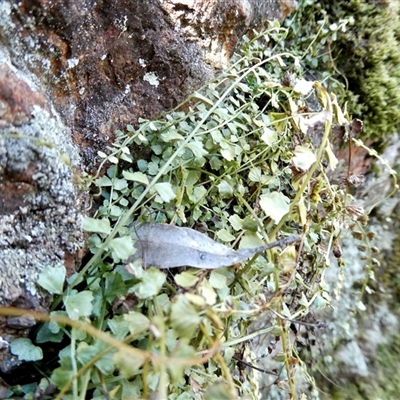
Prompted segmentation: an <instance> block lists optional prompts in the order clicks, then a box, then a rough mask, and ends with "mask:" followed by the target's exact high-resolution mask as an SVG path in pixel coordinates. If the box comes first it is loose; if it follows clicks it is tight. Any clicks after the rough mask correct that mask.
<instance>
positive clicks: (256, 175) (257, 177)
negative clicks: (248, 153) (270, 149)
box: [249, 167, 262, 182]
mask: <svg viewBox="0 0 400 400" xmlns="http://www.w3.org/2000/svg"><path fill="white" fill-rule="evenodd" d="M261 178H262V171H261V168H260V167H252V168H251V169H250V171H249V180H250V182H261Z"/></svg>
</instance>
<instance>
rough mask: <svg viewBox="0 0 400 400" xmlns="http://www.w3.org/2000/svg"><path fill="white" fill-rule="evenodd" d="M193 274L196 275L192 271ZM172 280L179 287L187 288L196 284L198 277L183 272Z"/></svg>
mask: <svg viewBox="0 0 400 400" xmlns="http://www.w3.org/2000/svg"><path fill="white" fill-rule="evenodd" d="M194 273H197V271H194ZM174 280H175V282H176V284H177V285H179V286H180V287H183V288H189V287H191V286H194V285H195V284H196V283H197V282H198V280H199V277H198V276H196V275H195V274H193V273H191V272H189V271H184V272H182V273H180V274H178V275H175V276H174Z"/></svg>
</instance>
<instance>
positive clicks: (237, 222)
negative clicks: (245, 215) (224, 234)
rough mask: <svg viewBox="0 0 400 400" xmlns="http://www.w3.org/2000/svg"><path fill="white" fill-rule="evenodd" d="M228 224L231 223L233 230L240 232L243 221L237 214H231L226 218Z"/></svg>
mask: <svg viewBox="0 0 400 400" xmlns="http://www.w3.org/2000/svg"><path fill="white" fill-rule="evenodd" d="M228 220H229V222H230V223H231V225H232V227H233V229H234V230H235V231H240V230H241V229H242V224H243V221H242V219H241V218H240V217H239V216H238V215H237V214H233V215H231V216H230V217H229V218H228Z"/></svg>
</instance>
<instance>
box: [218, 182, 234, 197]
mask: <svg viewBox="0 0 400 400" xmlns="http://www.w3.org/2000/svg"><path fill="white" fill-rule="evenodd" d="M217 188H218V191H219V193H220V195H221V197H222V198H226V197H232V196H233V187H232V186H231V185H229V183H228V182H227V181H221V183H219V184H218V185H217Z"/></svg>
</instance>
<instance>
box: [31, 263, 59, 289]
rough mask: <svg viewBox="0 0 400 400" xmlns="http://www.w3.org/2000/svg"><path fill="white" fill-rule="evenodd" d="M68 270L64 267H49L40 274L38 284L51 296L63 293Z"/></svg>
mask: <svg viewBox="0 0 400 400" xmlns="http://www.w3.org/2000/svg"><path fill="white" fill-rule="evenodd" d="M65 275H66V270H65V267H64V265H56V266H54V267H50V266H47V267H45V268H44V269H43V271H41V272H40V274H39V278H38V280H37V283H38V284H39V285H40V286H41V287H42V288H43V289H45V290H47V291H48V292H49V293H51V294H61V293H62V292H63V287H64V281H65Z"/></svg>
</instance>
